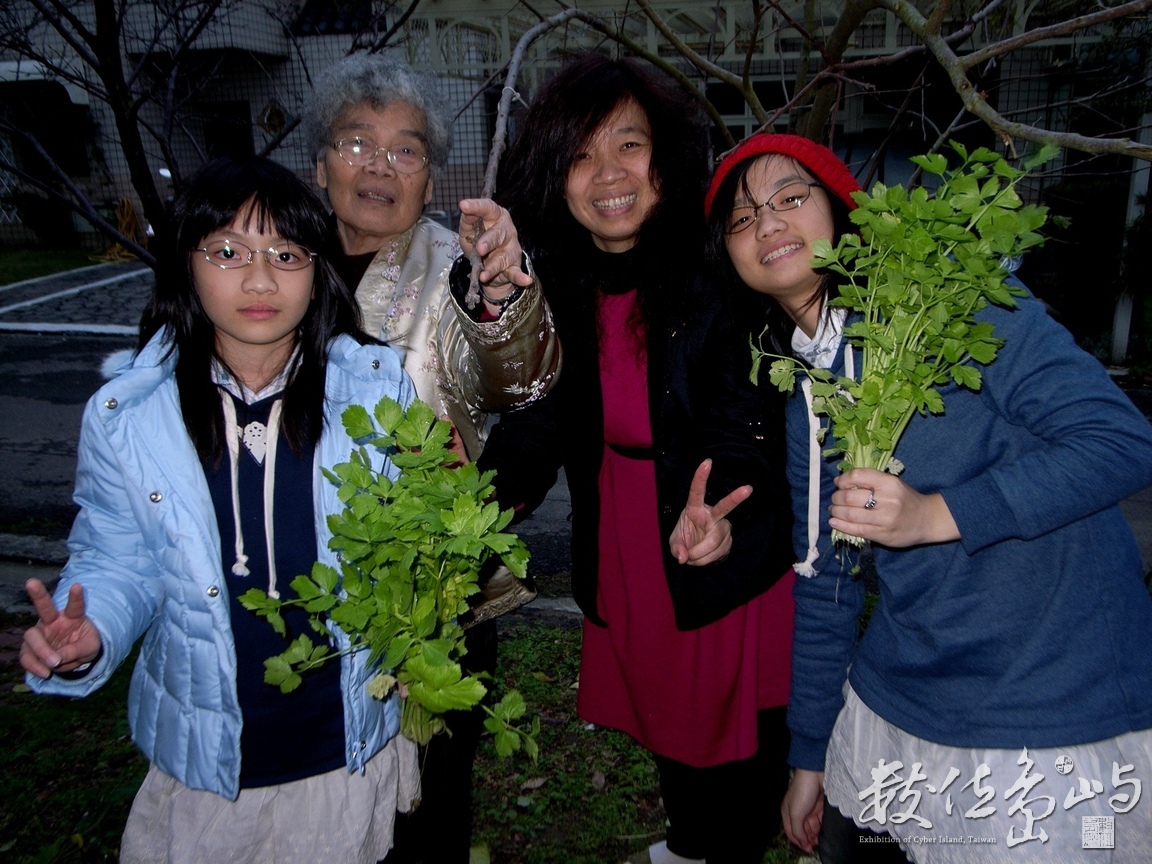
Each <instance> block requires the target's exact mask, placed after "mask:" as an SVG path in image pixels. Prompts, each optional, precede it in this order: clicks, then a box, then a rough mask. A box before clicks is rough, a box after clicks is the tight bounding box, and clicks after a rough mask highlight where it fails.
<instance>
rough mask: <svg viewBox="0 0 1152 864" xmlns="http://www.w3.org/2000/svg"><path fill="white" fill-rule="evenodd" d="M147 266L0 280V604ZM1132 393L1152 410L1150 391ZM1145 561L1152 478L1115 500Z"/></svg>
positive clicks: (561, 496) (46, 545)
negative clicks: (1148, 483)
mask: <svg viewBox="0 0 1152 864" xmlns="http://www.w3.org/2000/svg"><path fill="white" fill-rule="evenodd" d="M151 285H152V274H151V272H150V271H149V270H147V268H144V267H142V266H140V265H126V264H105V265H98V266H95V267H89V268H84V269H83V270H77V271H73V272H72V273H67V274H63V275H59V276H53V277H49V278H46V279H42V280H33V281H31V282H25V283H18V284H16V285H9V286H0V478H2V480H3V482H0V608H6V609H19V608H26V607H25V601H24V597H23V587H22V586H23V583H24V581H25V580H26V579H27V578H29V577H30V576H36V577H37V578H41V579H46V580H51V579H54V578H55V577H56V575H57V573H58V571H59V567H60V564H62V563H63V561H64V559H65V557H66V551H65V548H64V543H63V539H64V537H65V536H66V534H67V529H68V526H69V525H70V524H71V521H72V517H73V516H74V514H75V507H74V505H73V504H72V501H71V494H72V482H73V474H74V472H75V460H76V442H77V437H78V432H79V427H80V415H81V412H82V409H83V406H84V403H85V401H86V400H87V398H88V396H89V395H91V393H92V392H93V391H95V390H96V389H97V388H98V387H99V386H100V383H101V381H102V378H101V376H100V364H101V362H102V360H103V359H104V357H105V356H107V355H108V354H110V353H112V352H114V351H118V350H121V349H124V348H130V347H131V346H132V345H133V344H134V341H135V333H136V326H137V322H138V321H139V319H140V313H141V311H142V310H143V308H144V304H145V302H146V300H147V298H148V293H149V291H150V290H151ZM1137 404H1139V405H1140V407H1141V409H1142V410H1143V411H1144V412H1145V414H1149V415H1152V395H1149V394H1140V396H1138V397H1137ZM1122 507H1123V509H1124V512H1125V514H1126V515H1127V517H1128V519H1129V521H1130V522H1131V523H1132V526H1133V528H1134V529H1135V531H1136V534H1137V539H1138V540H1139V542H1140V546H1141V552H1142V555H1143V557H1144V563H1145V567H1146V568H1147V567H1152V487H1150V488H1148V489H1145V490H1144V491H1143V492H1141V493H1139V494H1137V495H1134V496H1132V498H1130V499H1128V500H1127V501H1125V502H1123V504H1122ZM569 510H570V501H569V498H568V490H567V485H566V484H565V483H561V484H559V485H558V486H557V488H556V489H554V490H553V492H552V494H551V495H550V496H549V498H548V500H547V501H546V502H545V504H544V505H543V506H542V507H541V508H540V510H539V511H538V512H537V514H536V515H535V516H534V517H533V518H532V519H531V520H529V521H528V522H526V523H525V524H524V525H523V526H522V527H521V534H522V536H523V537H524V538H525V542H527V543H528V545H529V548H530V549H531V550H532V553H533V557H534V560H533V572H534V574H536V576H537V578H538V580H539V582H540V587H541V595H542V596H541V599H540V600H538V601H537V602H536V603H534V604H533V606H532V607H529V608H532V609H533V610H534V611H533V614H544V615H549V616H550V615H554V614H575V606H574V604H573V603H572V601H571V598H570V597H569V596H568V587H567V573H568V570H569V567H570V557H569V554H568V540H569V537H570V531H569V526H568V513H569Z"/></svg>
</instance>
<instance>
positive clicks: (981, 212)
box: [752, 142, 1057, 544]
mask: <svg viewBox="0 0 1152 864" xmlns="http://www.w3.org/2000/svg"><path fill="white" fill-rule="evenodd" d="M952 148H953V149H954V150H955V151H956V152H957V153H958V154H959V156H960V158H961V160H962V164H961V165H960V167H959V168H957V169H956V170H954V171H949V170H948V165H947V159H946V158H945V157H944V156H943V155H941V154H935V155H928V156H916V157H913V159H912V161H913V162H915V163H916V164H917V165H919V166H920V168H921V169H923V170H924V171H925V172H926V173H928V174H933V175H936V176H939V177H942V178H943V182H942V183H941V185H940V188H939V190H938V191H937V192H936V195H935V196H934V197H929V195H928V192H927V191H926V190H925V189H923V188H917V189H914V190H912V191H911V192H909V191H908V190H906V189H904V188H903V187H900V186H893V187H886V186H884V185H883V184H882V183H877V184H876V185H875V186H873V188H872V193H871V194H867V193H864V192H855V193H853V196H852V197H853V199H854V200H855V201H856V203H857V205H858V207H857V209H856V210H853V211H852V214H851V218H852V222H853V224H855V225H856V226H858V228H859V231H860V233H859V234H845V235H844V236H843V237H841V238H840V241H839V242H838V243H837V245H836V248H834V249H833V248H832V245H831V244H830V243H829V242H828V241H818V242H816V243H814V244H813V251H814V252H815V258H814V259H813V261H812V266H813V267H814V268H817V269H820V268H825V269H828V270H830V271H832V272H834V273H839V274H841V275H842V276H844V277H845V279H844V281H843V284H842V285H841V286H840V296H839V297H837V298H835V299H834V300H832V301H831V302H830V305H831V306H835V307H842V308H845V309H848V310H849V312H850V313H851V315H852V318H851V319H850V320H852V323H850V324H848V326H846V327H845V329H844V337H845V338H846V339H848V341H849V342H851V343H852V344H853V345H855V346H856V347H858V348H859V349H860V351H861V354H862V357H863V362H862V364H861V369H860V380H858V381H854V380H852V379H850V378H847V377H844V376H839V377H838V376H835V375H833V374H832V373H831V372H830V371H829V370H827V369H815V368H807V367H805V366H804V365H803V364H801V363H800V362H799V361H797V360H795V359H791V358H783V357H774V355H771V354H768V353H766V352H764V351H763V350H761V349H760V347H759V346H756V345H753V348H752V355H753V368H752V380H753V382H755V381H756V380H757V377H758V373H759V368H760V364H761V362H762V361H763V359H764V358H765V357H769V358H773V359H774V362H773V363H772V365H771V367H770V368H769V379H770V380H771V382H772V384H774V385H775V386H776V387H778V388H779V389H781V390H783V391H787V392H791V391H792V389H793V388H794V386H795V382H796V376H797V374H804V375H807V376H808V378H809V379H810V380H811V388H812V402H813V406H812V407H813V411H814V412H815V413H816V414H818V415H823V416H827V417H829V418H830V420H831V424H832V434H833V436H834V438H835V444H834V446H832V447H830V448H829V449H828V450H826V451H825V455H837V454H839V455H843V457H844V459H843V461H842V462H841V463H840V468H841V470H848V469H850V468H854V467H862V468H875V469H877V470H880V471H888V472H890V473H893V474H897V473H899V471H900V470H901V469H902V467H903V466H901V465H900V464H899V462H898V460H896V459H894V458H893V453H894V452H895V450H896V445H897V443H898V442H899V440H900V436H901V435H902V434H903V432H904V429H905V427H906V426H907V425H908V421H909V420H911V419H912V416H913V415H914V414H917V413H919V414H942V413H943V412H944V400H943V398H942V397H941V395H940V391H939V388H941V387H944V386H946V385H948V384H950V383H954V384H956V385H957V386H960V387H966V388H968V389H969V390H979V389H980V387H981V384H982V378H981V374H980V370H979V369H978V368H977V367H976V366H975V365H973V363H977V364H981V365H987V364H989V363H991V362H992V361H993V360H995V359H996V352H997V351H998V350H999V348H1000V347H1001V346H1002V345H1003V341H1002V340H1000V339H998V338H997V337H996V336H995V334H994V333H993V327H992V325H991V324H988V323H986V322H978V321H976V313H978V312H979V311H980V310H981V309H983V308H985V306H987V305H988V303H995V304H997V305H999V306H1003V307H1006V308H1011V307H1013V306H1014V305H1015V299H1014V298H1015V297H1016V296H1019V295H1021V294H1023V292H1022V291H1021V290H1020V289H1019V288H1015V287H1012V286H1009V285H1007V284H1005V280H1006V279H1007V277H1008V271H1006V270H1005V269H1004V268H1003V266H1001V261H1002V260H1003V259H1005V258H1011V257H1014V256H1016V255H1020V254H1022V253H1023V252H1025V251H1026V250H1028V249H1030V248H1031V247H1033V246H1036V245H1038V244H1039V243H1041V242H1043V237H1042V236H1041V235H1040V233H1039V230H1040V228H1041V226H1042V225H1043V224H1044V222H1045V219H1046V214H1047V210H1046V208H1043V207H1037V206H1034V205H1027V206H1025V205H1024V203H1023V202H1022V201H1021V200H1020V196H1019V195H1017V194H1016V185H1017V184H1018V183H1019V181H1020V180H1021V178H1023V177H1024V176H1025V175H1026V173H1027V170H1028V169H1030V168H1031V167H1033V166H1034V165H1037V164H1040V163H1041V162H1045V161H1047V160H1048V159H1051V158H1052V157H1053V156H1054V155H1055V154H1056V152H1057V150H1056V149H1055V148H1044V149H1043V150H1041V151H1040V152H1039V153H1038V154H1037V155H1036V157H1035V158H1033V159H1031V160H1029V162H1028V163H1027V164H1026V166H1025V170H1023V171H1022V170H1018V169H1015V168H1013V167H1011V166H1010V165H1009V164H1008V163H1007V162H1005V161H1004V159H1003V158H1002V157H1001V156H999V155H997V154H996V153H994V152H993V151H991V150H988V149H986V148H980V149H978V150H974V151H972V152H971V153H969V152H968V150H967V149H966V148H965V147H963V146H962V145H961V144H958V143H956V142H953V143H952ZM833 536H834V539H837V540H848V541H850V542H853V543H857V544H859V543H860V542H861V541H860V539H859V538H854V537H845V536H843V535H840V534H839V532H834V533H833Z"/></svg>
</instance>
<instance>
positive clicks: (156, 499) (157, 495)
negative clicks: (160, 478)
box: [148, 492, 164, 504]
mask: <svg viewBox="0 0 1152 864" xmlns="http://www.w3.org/2000/svg"><path fill="white" fill-rule="evenodd" d="M148 500H149V501H151V502H152V503H153V504H159V503H160V502H161V501H163V500H164V493H163V492H153V493H152V494H151V495H149V496H148Z"/></svg>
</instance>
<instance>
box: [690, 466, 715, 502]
mask: <svg viewBox="0 0 1152 864" xmlns="http://www.w3.org/2000/svg"><path fill="white" fill-rule="evenodd" d="M711 473H712V460H711V459H705V460H704V461H703V462H701V463H700V467H699V468H697V469H696V473H695V474H693V475H692V485H691V486H689V487H688V506H689V507H703V506H704V493H705V491H706V490H707V489H708V475H709V474H711Z"/></svg>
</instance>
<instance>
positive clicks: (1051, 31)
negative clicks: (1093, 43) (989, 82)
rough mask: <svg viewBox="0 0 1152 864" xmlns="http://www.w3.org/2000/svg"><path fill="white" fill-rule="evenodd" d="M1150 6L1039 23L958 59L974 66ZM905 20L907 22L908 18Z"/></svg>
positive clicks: (1147, 2)
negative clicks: (1050, 22) (1039, 25)
mask: <svg viewBox="0 0 1152 864" xmlns="http://www.w3.org/2000/svg"><path fill="white" fill-rule="evenodd" d="M1149 9H1152V0H1132V2H1130V3H1123V4H1121V5H1119V6H1114V7H1112V8H1111V9H1102V10H1101V11H1099V12H1093V13H1092V14H1090V15H1081V16H1080V17H1079V18H1071V19H1069V20H1067V21H1061V22H1060V23H1058V24H1052V25H1051V26H1048V27H1038V28H1036V29H1035V30H1029V31H1028V32H1027V33H1021V34H1020V35H1019V36H1014V37H1012V38H1011V39H1004V40H1002V41H1000V42H996V43H994V44H992V45H988V46H985V47H984V48H981V49H980V50H979V51H973V52H972V53H971V54H966V55H965V56H964V57H963V58H962V59H960V60H959V68H960V69H964V70H967V69H971V68H972V67H973V66H978V65H979V64H981V63H983V62H984V61H985V60H989V59H991V58H993V57H1002V56H1003V55H1005V54H1008V53H1009V52H1012V51H1015V50H1017V49H1018V48H1023V47H1025V46H1027V45H1031V44H1033V43H1035V42H1040V41H1042V40H1044V39H1052V38H1054V37H1056V36H1069V35H1071V34H1073V33H1078V32H1080V31H1082V30H1086V29H1087V28H1089V27H1095V26H1096V25H1097V24H1104V23H1107V22H1109V21H1115V20H1116V19H1118V18H1128V17H1131V16H1133V15H1139V14H1140V13H1141V12H1147V11H1148V10H1149ZM892 12H893V14H894V15H896V17H898V18H900V20H902V21H903V20H904V19H903V18H902V17H901V16H900V15H899V14H898V13H896V11H895V10H892ZM905 23H906V24H907V22H905ZM909 26H911V25H909ZM913 32H915V31H913ZM916 35H918V36H919V35H920V34H919V33H917V34H916Z"/></svg>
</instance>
